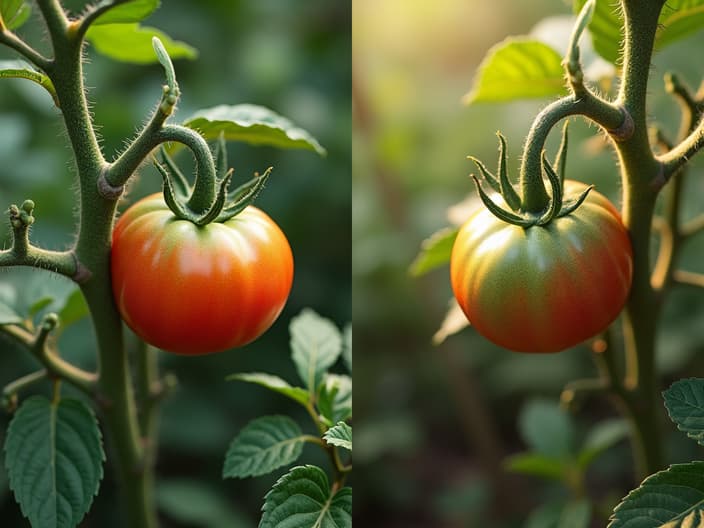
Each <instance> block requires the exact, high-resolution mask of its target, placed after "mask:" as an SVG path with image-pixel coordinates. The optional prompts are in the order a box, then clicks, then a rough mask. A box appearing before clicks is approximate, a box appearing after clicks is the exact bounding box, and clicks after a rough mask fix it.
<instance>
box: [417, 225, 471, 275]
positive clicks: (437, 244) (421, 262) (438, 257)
mask: <svg viewBox="0 0 704 528" xmlns="http://www.w3.org/2000/svg"><path fill="white" fill-rule="evenodd" d="M458 231H459V229H458V228H456V227H445V228H443V229H441V230H439V231H436V232H435V233H433V234H432V235H430V237H429V238H426V239H425V240H423V242H422V243H421V245H420V253H418V256H417V257H416V258H415V260H414V261H413V264H411V268H410V273H411V275H413V276H414V277H420V276H421V275H425V274H426V273H428V272H429V271H431V270H434V269H436V268H439V267H440V266H444V265H445V264H449V262H450V255H452V246H454V244H455V239H456V238H457V233H458Z"/></svg>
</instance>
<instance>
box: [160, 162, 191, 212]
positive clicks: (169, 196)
mask: <svg viewBox="0 0 704 528" xmlns="http://www.w3.org/2000/svg"><path fill="white" fill-rule="evenodd" d="M153 162H154V166H155V167H156V169H157V170H158V171H159V173H160V174H161V178H162V180H163V181H164V186H163V193H164V201H165V202H166V205H167V206H168V207H169V209H171V212H172V213H174V215H176V216H177V217H178V218H183V219H184V220H190V221H193V220H194V215H193V214H192V213H190V212H188V211H187V210H186V208H185V207H184V206H183V205H181V202H180V201H179V200H177V199H176V196H175V191H174V187H173V184H172V182H171V177H170V176H169V172H168V171H167V170H166V169H165V168H164V167H163V166H162V165H161V164H160V163H159V162H158V161H156V159H155V160H153Z"/></svg>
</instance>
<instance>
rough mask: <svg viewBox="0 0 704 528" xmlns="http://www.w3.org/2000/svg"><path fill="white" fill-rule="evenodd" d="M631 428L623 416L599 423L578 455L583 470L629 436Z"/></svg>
mask: <svg viewBox="0 0 704 528" xmlns="http://www.w3.org/2000/svg"><path fill="white" fill-rule="evenodd" d="M629 430H630V428H629V427H628V422H627V421H626V420H623V419H621V418H614V419H612V420H605V421H603V422H600V423H598V424H597V425H596V426H594V427H593V428H592V429H591V430H590V431H589V433H588V434H587V438H586V440H585V441H584V444H583V445H582V449H581V450H580V452H579V454H578V455H577V461H578V464H579V467H580V468H582V470H585V469H587V467H589V465H590V464H591V463H592V462H593V461H594V459H595V458H596V457H598V456H599V455H600V454H601V453H603V452H604V451H606V450H607V449H609V448H610V447H613V446H614V445H616V444H617V443H618V442H620V441H621V440H623V439H624V438H627V437H628V434H629Z"/></svg>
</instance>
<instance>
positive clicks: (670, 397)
mask: <svg viewBox="0 0 704 528" xmlns="http://www.w3.org/2000/svg"><path fill="white" fill-rule="evenodd" d="M663 396H664V398H665V407H666V408H667V412H668V413H669V415H670V418H671V419H672V421H673V422H675V424H677V428H678V429H679V430H680V431H684V432H685V433H687V436H689V437H690V438H691V439H693V440H696V441H697V442H698V443H699V444H700V445H704V379H697V378H689V379H682V380H679V381H676V382H675V383H673V384H672V385H671V386H670V388H669V389H667V390H666V391H665V392H663Z"/></svg>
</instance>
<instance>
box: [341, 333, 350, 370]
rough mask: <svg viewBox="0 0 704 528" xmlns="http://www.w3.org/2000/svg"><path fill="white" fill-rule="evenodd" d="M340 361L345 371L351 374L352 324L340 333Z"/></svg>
mask: <svg viewBox="0 0 704 528" xmlns="http://www.w3.org/2000/svg"><path fill="white" fill-rule="evenodd" d="M342 360H343V361H344V362H345V366H346V367H347V370H348V371H349V372H350V373H352V323H349V324H348V325H347V326H345V330H344V331H343V332H342Z"/></svg>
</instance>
